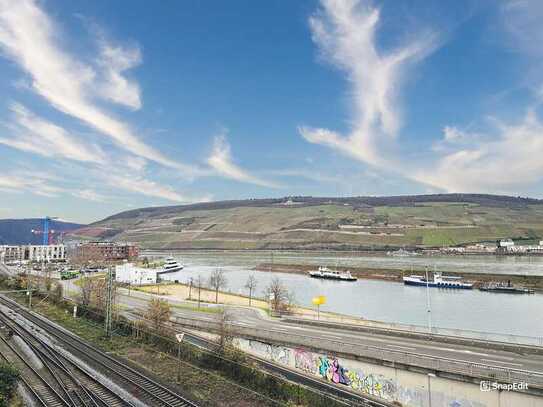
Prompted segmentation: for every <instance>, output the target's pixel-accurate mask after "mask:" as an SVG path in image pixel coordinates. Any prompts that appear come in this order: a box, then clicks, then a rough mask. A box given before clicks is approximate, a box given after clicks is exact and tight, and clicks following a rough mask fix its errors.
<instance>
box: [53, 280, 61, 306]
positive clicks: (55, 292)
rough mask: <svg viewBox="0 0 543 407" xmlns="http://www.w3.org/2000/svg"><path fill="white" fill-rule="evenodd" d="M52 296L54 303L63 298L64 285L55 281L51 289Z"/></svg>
mask: <svg viewBox="0 0 543 407" xmlns="http://www.w3.org/2000/svg"><path fill="white" fill-rule="evenodd" d="M51 295H52V298H53V301H54V302H55V303H57V304H58V303H60V302H61V301H62V299H63V298H64V287H63V285H62V284H61V283H56V284H55V285H54V288H53V291H52V294H51Z"/></svg>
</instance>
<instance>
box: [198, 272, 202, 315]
mask: <svg viewBox="0 0 543 407" xmlns="http://www.w3.org/2000/svg"><path fill="white" fill-rule="evenodd" d="M201 289H202V277H201V276H200V275H198V309H200V290H201Z"/></svg>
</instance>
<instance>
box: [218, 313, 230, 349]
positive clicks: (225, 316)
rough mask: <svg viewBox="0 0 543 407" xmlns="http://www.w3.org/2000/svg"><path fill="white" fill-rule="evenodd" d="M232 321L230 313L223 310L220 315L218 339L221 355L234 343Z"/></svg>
mask: <svg viewBox="0 0 543 407" xmlns="http://www.w3.org/2000/svg"><path fill="white" fill-rule="evenodd" d="M231 320H232V318H231V315H230V313H229V312H228V311H227V310H226V309H225V308H223V309H222V310H221V312H220V313H219V338H218V339H217V342H218V345H219V348H218V351H219V352H220V353H224V352H225V351H226V348H227V347H228V346H229V345H230V343H231V342H232V339H233V337H232V333H231V332H230V327H229V324H230V322H231Z"/></svg>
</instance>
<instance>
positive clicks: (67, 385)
mask: <svg viewBox="0 0 543 407" xmlns="http://www.w3.org/2000/svg"><path fill="white" fill-rule="evenodd" d="M0 304H2V305H4V306H6V307H9V308H10V310H11V312H12V313H13V314H12V315H3V316H2V317H1V318H0V319H2V320H3V322H4V323H5V325H6V326H8V327H9V329H12V330H13V331H14V332H16V333H17V335H18V336H20V337H21V338H22V339H23V341H25V343H27V345H28V346H29V347H30V348H31V349H33V350H35V351H36V354H37V355H39V358H40V360H41V361H42V363H43V364H44V366H47V367H48V368H50V370H48V372H49V373H50V374H49V375H48V376H49V380H48V379H47V378H46V377H43V376H44V375H43V374H42V379H43V380H42V379H40V378H39V377H37V378H36V379H35V381H34V383H33V384H34V389H36V384H37V383H38V382H40V383H42V384H43V383H47V384H48V385H49V388H47V389H43V388H40V389H39V390H40V392H42V393H43V394H48V397H51V398H55V397H56V401H53V400H52V399H51V403H49V404H43V405H47V406H49V405H52V406H57V405H58V406H95V407H101V406H107V407H110V406H111V407H116V406H131V405H137V406H143V405H145V406H152V407H155V406H157V407H186V406H187V407H188V406H196V405H195V404H194V403H192V402H191V401H189V400H187V399H185V398H184V397H182V396H181V395H179V394H177V393H175V392H174V391H172V390H170V389H168V388H167V387H165V386H163V385H161V384H160V383H158V382H156V381H155V380H153V379H151V378H150V377H148V376H147V375H144V374H142V373H141V372H139V371H137V370H135V369H133V368H132V367H130V366H128V365H127V364H125V363H123V362H121V361H120V360H117V359H116V358H113V357H111V356H109V355H107V354H105V353H104V352H102V351H100V350H99V349H97V348H95V347H93V346H92V345H90V344H88V343H86V342H85V341H83V340H82V339H80V338H78V337H77V336H75V335H73V334H72V333H70V332H68V331H67V330H65V329H63V328H61V327H59V326H57V325H56V324H54V323H52V322H51V321H48V320H47V319H45V318H44V317H41V316H40V315H37V314H35V313H33V312H30V311H28V310H27V309H26V308H25V307H23V306H21V305H19V304H18V303H16V302H15V301H13V300H11V299H9V298H6V297H4V296H0ZM15 316H16V317H15ZM21 318H23V320H21ZM25 321H28V322H30V323H31V324H28V323H27V322H25ZM36 328H38V329H36ZM36 331H38V332H36ZM40 331H43V332H40ZM43 333H46V334H47V335H48V336H49V337H50V338H52V339H53V340H54V341H55V342H56V344H57V345H58V346H60V347H62V348H63V349H64V350H65V351H67V352H68V353H69V354H71V355H73V357H75V358H77V359H78V360H79V361H80V362H82V363H84V364H86V365H88V366H91V367H92V368H93V369H94V370H95V371H97V372H98V373H101V374H102V375H103V376H105V377H107V378H108V379H109V380H110V381H111V382H113V383H115V384H116V385H117V386H119V387H120V388H122V389H123V390H124V391H125V393H124V394H121V395H119V394H117V393H116V392H114V391H112V390H113V389H107V388H106V389H107V390H108V391H104V384H103V383H101V382H100V381H98V380H96V378H95V377H92V375H91V374H89V372H87V371H86V370H85V369H81V366H80V364H81V363H78V362H76V361H75V359H73V358H69V357H67V356H66V355H62V352H58V351H57V352H52V351H51V349H47V347H48V346H49V345H48V344H46V343H44V341H43V338H42V336H43ZM3 343H4V344H6V343H7V341H4V342H3ZM49 348H51V346H49ZM21 356H22V355H21ZM26 363H27V364H26V365H25V366H26V367H25V369H26V370H25V374H26V372H27V371H29V372H28V373H29V374H30V373H32V368H33V366H32V365H30V364H28V362H26ZM38 373H39V372H38ZM35 376H36V375H33V376H31V377H35ZM29 377H30V376H29ZM28 385H29V386H30V387H32V383H29V384H28ZM43 385H44V386H45V384H43ZM45 390H47V391H45ZM38 393H39V392H38Z"/></svg>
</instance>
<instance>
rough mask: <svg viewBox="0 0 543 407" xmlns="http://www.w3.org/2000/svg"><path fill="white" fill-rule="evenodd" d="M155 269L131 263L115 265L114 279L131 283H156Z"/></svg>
mask: <svg viewBox="0 0 543 407" xmlns="http://www.w3.org/2000/svg"><path fill="white" fill-rule="evenodd" d="M157 271H158V270H157V269H151V268H143V267H136V266H134V265H133V264H132V263H123V264H122V265H120V266H115V280H116V281H117V282H119V283H126V284H132V285H142V284H156V282H157Z"/></svg>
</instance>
